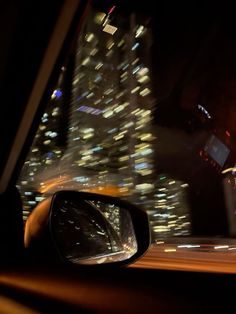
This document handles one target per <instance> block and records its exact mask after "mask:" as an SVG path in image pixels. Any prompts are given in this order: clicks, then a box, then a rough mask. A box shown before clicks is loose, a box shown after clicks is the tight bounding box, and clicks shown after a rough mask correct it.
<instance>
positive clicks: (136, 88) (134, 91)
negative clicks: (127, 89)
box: [131, 86, 140, 94]
mask: <svg viewBox="0 0 236 314" xmlns="http://www.w3.org/2000/svg"><path fill="white" fill-rule="evenodd" d="M139 89H140V86H137V87H135V88H134V89H132V90H131V94H134V93H136V92H137V91H138V90H139Z"/></svg>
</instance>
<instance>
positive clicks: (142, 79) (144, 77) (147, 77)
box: [138, 75, 150, 95]
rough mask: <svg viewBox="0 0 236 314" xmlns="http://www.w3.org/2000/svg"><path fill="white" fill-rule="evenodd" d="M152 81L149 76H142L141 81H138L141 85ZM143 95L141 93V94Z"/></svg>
mask: <svg viewBox="0 0 236 314" xmlns="http://www.w3.org/2000/svg"><path fill="white" fill-rule="evenodd" d="M149 81H150V78H149V76H148V75H144V76H141V77H140V78H139V79H138V82H139V83H147V82H149ZM140 95H141V93H140Z"/></svg>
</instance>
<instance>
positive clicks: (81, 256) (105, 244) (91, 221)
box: [51, 197, 137, 264]
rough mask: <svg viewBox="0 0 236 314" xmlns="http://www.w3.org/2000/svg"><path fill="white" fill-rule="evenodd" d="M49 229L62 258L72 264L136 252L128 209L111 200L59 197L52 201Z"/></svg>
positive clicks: (113, 259)
mask: <svg viewBox="0 0 236 314" xmlns="http://www.w3.org/2000/svg"><path fill="white" fill-rule="evenodd" d="M51 232H52V235H53V239H54V241H55V244H56V247H57V248H58V251H59V253H60V255H61V256H62V258H63V259H66V260H68V261H70V262H72V263H78V264H101V263H109V262H116V261H123V260H126V259H129V258H130V257H132V256H133V255H134V254H135V253H136V252H137V241H136V237H135V232H134V228H133V224H132V219H131V216H130V213H129V211H128V210H127V209H125V208H122V207H120V206H117V205H116V204H112V203H105V202H101V201H97V200H91V199H88V200H84V199H80V200H78V199H75V198H73V197H71V198H69V197H66V198H65V197H59V198H57V199H56V200H55V201H54V203H53V208H52V212H51Z"/></svg>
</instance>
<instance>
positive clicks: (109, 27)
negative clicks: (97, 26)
mask: <svg viewBox="0 0 236 314" xmlns="http://www.w3.org/2000/svg"><path fill="white" fill-rule="evenodd" d="M103 31H104V32H106V33H109V34H110V35H114V34H115V32H116V31H117V27H115V26H112V25H110V24H106V25H105V27H104V28H103Z"/></svg>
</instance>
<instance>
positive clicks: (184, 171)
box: [18, 1, 236, 252]
mask: <svg viewBox="0 0 236 314" xmlns="http://www.w3.org/2000/svg"><path fill="white" fill-rule="evenodd" d="M155 5H156V4H155ZM157 7H158V5H157ZM174 9H175V8H174V7H173V12H172V11H171V12H170V11H169V9H168V4H166V5H164V4H163V5H159V7H158V8H157V9H156V8H155V6H154V4H151V2H149V5H148V6H145V7H144V4H142V5H138V4H135V2H134V1H131V2H130V3H129V4H127V3H126V4H124V3H123V4H122V1H116V3H114V5H111V3H110V2H107V1H93V2H92V4H91V6H90V9H89V12H88V14H87V16H86V18H85V19H84V21H83V23H82V26H81V27H80V30H79V32H78V33H77V34H76V38H75V39H76V44H75V45H74V48H73V49H72V50H71V52H70V54H69V55H68V56H67V58H66V60H65V61H64V63H63V64H62V65H61V69H60V75H59V76H58V78H57V81H56V82H55V85H54V89H52V90H51V97H50V99H49V100H48V102H47V104H46V106H45V111H44V113H43V115H42V117H41V120H40V124H39V127H38V130H37V132H36V135H35V139H34V142H33V144H32V146H31V148H30V150H29V153H28V156H27V158H26V161H25V163H24V166H23V169H22V172H21V174H20V177H19V180H18V187H19V189H20V192H21V195H22V199H23V204H24V218H25V219H27V217H28V214H29V213H30V212H31V210H32V209H33V208H34V207H35V206H36V204H37V203H38V202H40V201H42V200H43V199H44V198H46V197H47V196H49V195H51V194H52V193H54V192H55V191H57V190H60V189H77V190H83V191H90V192H95V193H101V194H109V195H113V196H118V197H122V198H125V199H127V200H129V201H131V202H133V203H135V204H138V205H139V206H141V207H142V208H144V209H145V210H146V211H147V212H148V214H149V219H150V226H151V233H152V242H160V241H162V240H163V239H169V238H172V237H178V238H184V239H190V240H189V241H192V242H194V240H192V239H194V238H196V239H199V238H201V239H202V240H196V241H198V242H199V241H200V242H201V241H202V242H204V241H205V242H207V241H208V242H209V241H212V242H213V243H214V241H215V242H217V241H218V240H217V239H221V242H222V241H223V242H224V241H225V242H226V243H230V241H231V240H232V241H233V238H234V237H235V235H236V216H235V213H236V207H235V206H236V205H235V204H236V193H235V182H236V181H235V170H236V168H235V162H236V160H235V136H236V129H235V124H234V120H235V113H236V111H235V96H236V95H235V84H236V80H235V69H234V68H235V53H234V52H235V48H236V47H235V40H234V35H235V34H234V32H235V26H234V25H232V23H231V22H230V20H227V19H226V18H224V17H223V16H220V17H219V16H218V15H217V14H211V15H209V12H210V7H208V6H207V5H198V6H196V7H194V10H193V9H191V10H190V11H189V12H190V13H189V14H185V13H184V12H183V11H182V10H181V8H180V7H178V8H177V9H178V11H175V10H174ZM176 12H178V14H176ZM198 13H199V14H200V13H201V21H200V20H199V14H198ZM219 43H221V44H219ZM207 239H208V240H207ZM209 239H211V240H209ZM230 239H231V240H230ZM179 241H182V240H179ZM232 243H233V242H232ZM228 248H229V247H226V250H227V252H228Z"/></svg>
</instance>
